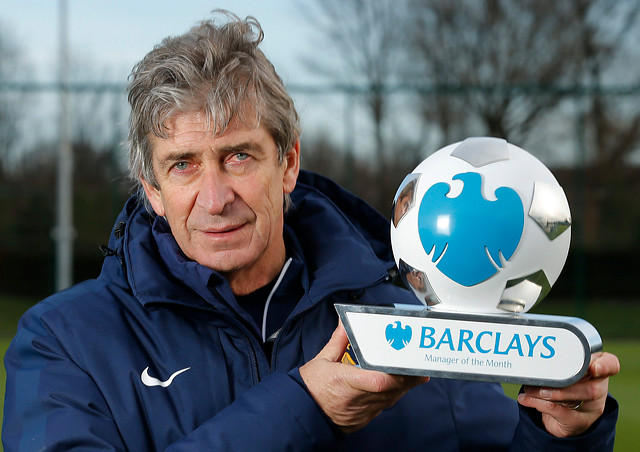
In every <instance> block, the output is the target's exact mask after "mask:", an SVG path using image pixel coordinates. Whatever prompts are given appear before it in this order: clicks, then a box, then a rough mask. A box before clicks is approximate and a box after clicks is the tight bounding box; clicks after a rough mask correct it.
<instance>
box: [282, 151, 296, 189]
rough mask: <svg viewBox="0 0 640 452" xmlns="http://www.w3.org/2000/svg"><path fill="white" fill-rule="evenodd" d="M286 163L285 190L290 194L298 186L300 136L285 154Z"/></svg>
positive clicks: (284, 162) (284, 163)
mask: <svg viewBox="0 0 640 452" xmlns="http://www.w3.org/2000/svg"><path fill="white" fill-rule="evenodd" d="M282 164H283V165H285V169H284V177H283V191H284V193H286V194H289V193H291V192H292V191H293V189H294V188H296V181H297V180H298V173H300V139H299V138H298V139H297V140H296V142H295V143H294V144H293V147H292V148H291V149H290V150H289V152H287V153H286V154H285V156H284V161H283V162H282Z"/></svg>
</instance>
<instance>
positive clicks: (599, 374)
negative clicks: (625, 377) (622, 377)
mask: <svg viewBox="0 0 640 452" xmlns="http://www.w3.org/2000/svg"><path fill="white" fill-rule="evenodd" d="M618 372H620V361H619V360H618V357H617V356H616V355H613V354H611V353H607V352H602V353H597V354H594V355H593V356H592V359H591V364H590V365H589V375H591V376H592V377H594V378H606V377H610V376H613V375H616V374H617V373H618Z"/></svg>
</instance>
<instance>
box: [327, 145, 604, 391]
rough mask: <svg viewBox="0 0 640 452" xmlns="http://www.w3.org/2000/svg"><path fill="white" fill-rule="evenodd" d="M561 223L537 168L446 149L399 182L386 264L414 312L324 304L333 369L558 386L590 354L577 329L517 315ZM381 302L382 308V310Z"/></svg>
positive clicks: (596, 341)
mask: <svg viewBox="0 0 640 452" xmlns="http://www.w3.org/2000/svg"><path fill="white" fill-rule="evenodd" d="M570 241H571V213H570V210H569V204H568V202H567V199H566V196H565V194H564V191H563V190H562V187H561V186H560V185H559V184H558V182H557V180H556V179H555V177H554V176H553V174H552V173H551V172H550V171H549V170H548V169H547V168H546V167H545V166H544V164H542V163H541V162H540V161H539V160H537V159H536V158H535V157H533V156H532V155H531V154H529V153H528V152H526V151H525V150H523V149H521V148H519V147H517V146H514V145H513V144H511V143H508V142H507V141H505V140H503V139H498V138H488V137H474V138H467V139H466V140H464V141H462V142H459V143H455V144H452V145H449V146H446V147H444V148H442V149H440V150H439V151H437V152H435V153H434V154H432V155H431V156H429V157H428V158H427V159H425V160H424V161H423V162H422V163H421V164H420V165H418V166H417V167H416V169H415V170H414V171H413V172H412V173H411V174H409V175H407V177H406V178H405V179H404V181H403V182H402V184H401V185H400V187H399V188H398V191H397V193H396V195H395V198H394V202H393V208H392V217H391V244H392V248H393V255H394V258H395V261H396V264H397V266H398V269H399V271H400V275H401V277H402V279H403V281H404V282H405V284H406V286H407V287H408V288H410V289H411V290H412V291H413V292H414V294H415V295H416V296H417V297H418V299H419V300H420V301H421V302H422V304H416V305H397V304H396V305H394V306H393V307H390V306H364V305H350V304H336V310H337V311H338V314H339V316H340V318H341V320H342V323H343V325H344V327H345V330H346V332H347V336H348V338H349V341H350V345H349V348H348V350H347V354H346V355H345V358H343V361H345V362H352V363H356V364H357V365H359V366H361V367H362V368H364V369H375V370H380V371H383V372H386V373H391V374H404V375H421V376H434V377H443V378H457V379H465V380H481V381H496V382H501V383H520V384H528V385H536V386H551V387H564V386H568V385H570V384H572V383H574V382H576V381H578V380H579V379H580V378H582V376H583V375H584V374H585V373H586V371H587V369H588V367H589V363H590V360H591V354H592V353H594V352H596V351H599V350H601V349H602V340H601V338H600V336H599V334H598V332H597V330H596V329H595V328H594V327H593V326H592V325H591V324H589V323H588V322H586V321H585V320H583V319H579V318H574V317H564V316H551V315H539V314H530V313H527V311H529V310H530V309H531V308H532V307H533V306H535V305H536V304H538V303H540V301H542V299H543V298H544V297H545V296H546V295H547V294H548V293H549V291H550V289H551V287H552V285H553V284H554V283H555V281H556V280H557V278H558V276H559V275H560V272H561V271H562V267H563V266H564V264H565V261H566V258H567V254H568V252H569V245H570ZM392 301H393V300H392Z"/></svg>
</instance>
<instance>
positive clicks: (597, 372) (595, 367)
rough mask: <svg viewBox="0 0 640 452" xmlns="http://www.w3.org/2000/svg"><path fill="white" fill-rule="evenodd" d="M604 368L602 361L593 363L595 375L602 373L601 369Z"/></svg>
mask: <svg viewBox="0 0 640 452" xmlns="http://www.w3.org/2000/svg"><path fill="white" fill-rule="evenodd" d="M601 370H602V366H601V365H600V363H595V364H594V365H593V375H594V376H595V377H597V376H599V375H600V371H601Z"/></svg>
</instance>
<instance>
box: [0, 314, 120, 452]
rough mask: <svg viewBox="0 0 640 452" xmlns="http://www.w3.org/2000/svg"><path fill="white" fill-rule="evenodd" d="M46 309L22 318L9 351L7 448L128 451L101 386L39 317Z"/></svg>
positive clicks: (10, 451) (10, 450)
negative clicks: (78, 448) (96, 383)
mask: <svg viewBox="0 0 640 452" xmlns="http://www.w3.org/2000/svg"><path fill="white" fill-rule="evenodd" d="M44 309H47V306H46V304H40V305H37V307H36V308H32V309H31V310H30V311H29V312H28V313H27V314H26V315H25V316H23V318H22V319H21V321H20V324H19V326H18V333H17V335H16V337H15V338H14V339H13V341H12V343H11V345H10V347H9V349H8V350H7V352H6V354H5V367H6V370H7V386H6V394H5V405H4V422H3V427H2V441H3V445H4V450H5V451H6V452H14V451H35V450H47V451H68V450H71V449H74V448H77V447H80V448H82V449H83V450H126V447H125V445H124V444H123V443H122V440H121V438H120V435H119V433H118V428H117V426H116V424H115V422H114V421H113V419H112V416H111V414H110V411H109V408H108V406H107V403H106V401H105V400H104V398H103V397H102V394H101V393H100V391H99V389H98V387H97V386H96V385H95V383H94V382H93V381H92V379H91V377H90V376H89V375H88V374H87V373H86V372H84V371H83V370H82V367H81V366H80V365H78V363H75V362H73V361H72V360H71V359H70V358H69V353H68V352H67V351H66V350H64V348H63V347H62V345H61V344H60V343H59V341H57V340H56V338H55V337H53V336H52V335H50V334H49V332H48V331H47V329H46V327H45V326H44V325H43V323H42V322H41V321H40V314H42V311H43V310H44Z"/></svg>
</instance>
